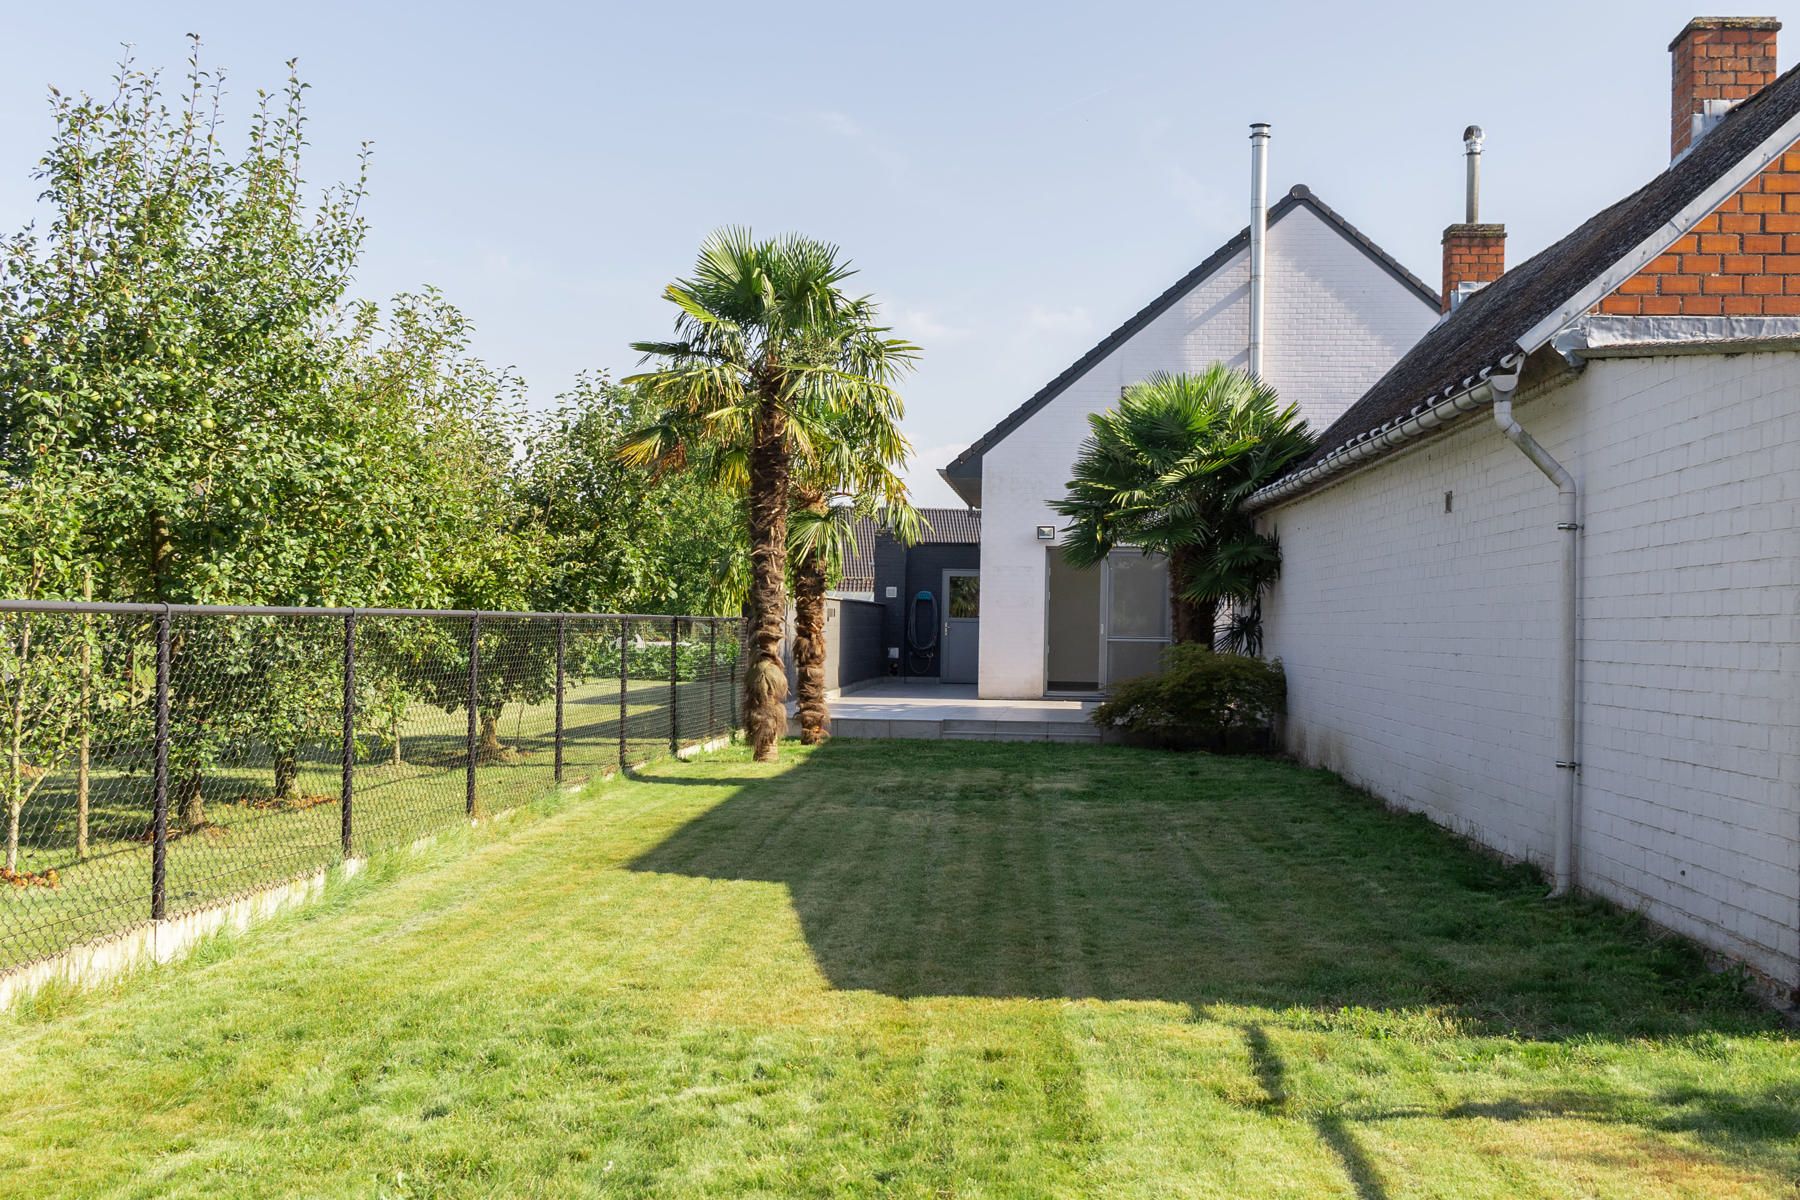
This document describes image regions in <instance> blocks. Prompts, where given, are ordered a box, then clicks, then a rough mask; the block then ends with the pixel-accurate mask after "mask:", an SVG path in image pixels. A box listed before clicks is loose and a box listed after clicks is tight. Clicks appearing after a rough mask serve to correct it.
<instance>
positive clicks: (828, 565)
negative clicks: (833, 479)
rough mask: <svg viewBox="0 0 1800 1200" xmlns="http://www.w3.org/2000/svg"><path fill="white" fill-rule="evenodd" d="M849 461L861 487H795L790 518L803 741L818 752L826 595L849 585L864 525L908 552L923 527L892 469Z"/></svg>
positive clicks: (823, 732)
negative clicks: (858, 474) (838, 586)
mask: <svg viewBox="0 0 1800 1200" xmlns="http://www.w3.org/2000/svg"><path fill="white" fill-rule="evenodd" d="M846 452H847V457H849V458H850V459H851V460H852V461H853V462H854V463H855V465H857V466H859V467H860V469H861V472H862V477H861V478H860V479H856V478H845V477H843V476H839V477H838V483H837V485H836V486H837V488H838V490H836V491H833V492H830V493H827V492H826V491H825V490H824V489H823V488H821V487H819V486H818V483H817V480H818V479H819V476H816V475H815V476H812V478H811V479H810V480H808V481H807V482H805V483H803V484H801V485H798V486H796V488H795V496H794V501H795V502H794V509H793V511H792V513H790V514H789V517H788V522H789V525H788V555H789V559H790V562H791V564H792V567H793V574H794V676H795V679H796V681H797V683H798V687H797V689H796V690H797V691H798V693H799V694H798V696H797V697H796V699H797V704H796V706H795V707H796V708H797V710H798V713H799V717H800V741H801V744H803V745H807V746H816V745H818V744H819V743H820V742H823V741H824V740H825V739H826V738H827V737H829V736H831V735H830V733H829V731H828V727H829V723H830V720H831V711H830V709H829V707H828V706H827V705H826V702H825V593H826V592H827V591H828V590H830V589H831V588H832V587H834V586H836V584H837V583H838V582H839V581H840V580H841V579H843V577H844V567H845V565H846V564H847V563H848V562H849V561H850V559H851V557H852V556H853V555H855V553H856V550H857V539H856V534H857V527H858V526H859V525H860V524H862V523H863V522H864V521H865V520H866V521H869V522H870V525H871V526H872V528H873V529H874V530H875V531H877V532H883V533H887V534H889V535H890V536H892V537H893V538H895V540H897V541H899V542H900V543H901V544H902V545H907V546H910V545H912V544H913V543H914V542H916V541H918V540H919V533H920V529H921V525H922V522H923V519H922V518H921V517H920V515H919V511H918V510H917V509H916V508H914V507H913V506H912V504H911V503H910V502H909V501H908V500H907V498H906V485H905V484H904V483H903V482H902V481H901V480H900V477H899V476H898V475H896V474H895V473H894V472H893V471H892V470H891V469H889V468H888V467H887V465H886V464H885V463H881V462H879V461H872V460H869V459H861V460H857V459H856V458H855V451H854V443H851V444H850V445H849V446H847V447H846Z"/></svg>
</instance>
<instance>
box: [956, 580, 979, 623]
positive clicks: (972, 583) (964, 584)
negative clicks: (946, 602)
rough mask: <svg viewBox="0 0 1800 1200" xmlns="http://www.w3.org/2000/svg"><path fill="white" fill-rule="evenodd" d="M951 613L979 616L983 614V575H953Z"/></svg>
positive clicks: (958, 615) (961, 615) (963, 615)
mask: <svg viewBox="0 0 1800 1200" xmlns="http://www.w3.org/2000/svg"><path fill="white" fill-rule="evenodd" d="M950 615H951V616H953V617H979V616H980V615H981V576H979V575H952V576H951V577H950Z"/></svg>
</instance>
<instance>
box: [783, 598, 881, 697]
mask: <svg viewBox="0 0 1800 1200" xmlns="http://www.w3.org/2000/svg"><path fill="white" fill-rule="evenodd" d="M886 615H887V612H886V610H885V609H884V608H882V606H881V605H879V604H874V603H871V602H870V601H868V600H850V599H845V598H843V597H838V596H831V597H828V598H827V599H826V601H825V690H826V691H836V690H837V689H838V688H841V687H845V686H846V685H848V684H852V683H857V682H860V681H861V680H864V679H873V678H874V677H876V676H877V675H886V674H887V648H886V646H885V645H884V644H883V642H882V640H881V627H882V621H883V619H884V618H885V617H886ZM781 661H782V663H783V665H785V666H786V667H787V677H788V695H789V696H790V697H791V696H792V695H793V694H794V690H795V688H796V686H797V685H798V682H799V681H798V679H796V677H795V673H794V611H793V609H791V608H790V609H789V610H788V615H787V631H786V633H785V634H784V635H783V636H782V639H781Z"/></svg>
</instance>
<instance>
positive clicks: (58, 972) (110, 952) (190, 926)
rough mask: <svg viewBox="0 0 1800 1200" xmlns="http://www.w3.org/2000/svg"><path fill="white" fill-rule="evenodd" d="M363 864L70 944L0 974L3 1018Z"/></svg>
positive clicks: (237, 927) (163, 957)
mask: <svg viewBox="0 0 1800 1200" xmlns="http://www.w3.org/2000/svg"><path fill="white" fill-rule="evenodd" d="M729 745H731V738H730V737H729V736H726V737H718V738H712V739H711V740H709V741H705V742H696V743H693V744H690V745H686V746H683V747H682V748H681V749H680V750H679V751H677V754H676V756H677V757H678V758H681V759H684V760H685V759H690V758H693V757H695V756H696V755H700V754H708V753H711V752H712V751H714V750H720V749H723V748H724V747H726V746H729ZM617 774H618V769H617V768H616V767H606V768H602V769H601V771H600V772H599V773H598V775H597V777H596V778H591V779H586V780H583V781H582V782H580V783H574V784H568V785H565V786H564V787H563V788H562V791H563V792H564V793H565V794H568V793H573V792H578V791H580V790H581V789H582V788H584V787H586V786H587V785H588V784H589V783H594V782H604V781H606V780H609V779H612V778H614V777H615V776H616V775H617ZM518 811H519V808H518V807H517V806H515V807H512V808H504V809H501V810H500V811H498V812H495V813H490V814H488V815H486V816H485V817H477V818H475V819H473V820H471V821H470V822H469V824H470V825H471V826H472V827H473V826H479V825H481V824H482V823H483V822H484V821H486V822H490V823H493V822H499V821H503V820H505V819H506V818H508V817H510V816H512V815H513V814H515V813H516V812H518ZM438 836H439V835H438V834H435V833H433V834H427V835H426V836H424V837H422V838H419V839H417V840H415V841H414V842H412V843H411V844H410V845H409V846H407V847H405V849H404V850H403V851H402V853H417V852H419V851H421V850H425V849H428V848H429V847H430V846H431V845H432V844H433V843H435V842H436V841H437V839H438ZM368 861H369V860H368V859H367V858H349V859H345V860H344V861H343V862H341V863H337V864H334V865H333V866H330V867H325V868H323V869H321V870H318V871H314V872H313V873H312V874H310V875H304V876H302V877H300V878H299V879H293V880H289V881H288V882H287V883H281V884H277V885H275V886H274V887H271V888H265V889H263V890H262V891H259V892H253V893H251V894H250V895H248V896H240V897H238V898H237V899H236V900H228V901H226V902H225V903H223V904H218V905H214V906H212V907H210V908H203V909H200V910H199V911H197V912H191V913H188V914H186V915H184V916H180V917H174V918H171V919H169V920H166V921H150V922H147V923H146V924H143V925H139V926H138V927H136V928H135V929H129V930H126V931H125V932H124V933H121V934H118V935H116V936H114V937H109V938H106V939H105V940H103V941H97V942H86V943H84V944H82V945H79V946H71V947H69V948H68V949H67V950H64V951H62V952H61V953H59V954H55V955H52V956H51V957H49V958H45V959H40V960H39V961H37V962H34V963H29V964H27V965H26V966H22V967H19V968H17V969H16V970H13V971H8V972H6V973H4V974H0V1012H5V1011H7V1010H8V1009H10V1008H11V1007H12V1006H13V1005H14V1004H17V1003H18V1002H19V1001H21V1000H23V999H25V998H26V997H28V996H32V995H35V994H36V993H37V992H39V991H41V990H42V989H43V988H44V987H46V986H47V985H49V984H52V983H59V982H60V983H67V984H71V985H73V986H75V987H92V986H94V985H95V984H100V983H105V982H107V981H108V980H111V979H116V978H118V977H119V976H121V975H124V974H125V973H127V972H129V971H132V970H134V969H136V968H138V967H141V966H149V965H152V964H158V963H166V962H171V961H173V960H174V959H176V958H179V957H180V956H181V955H183V954H185V953H187V952H188V951H189V950H191V949H193V948H194V946H196V945H197V944H199V943H200V942H201V941H203V940H204V939H206V938H208V937H211V936H212V935H213V934H215V933H218V932H220V931H222V930H226V929H229V930H231V931H232V932H242V931H243V930H246V929H248V928H250V926H251V925H253V924H256V923H257V922H259V921H263V920H266V919H268V918H269V917H272V916H274V915H275V914H276V913H279V912H282V911H284V910H286V909H289V908H292V907H295V906H296V905H299V904H304V903H306V902H307V901H310V900H315V899H317V898H318V897H319V896H320V895H322V894H323V893H324V891H325V885H326V884H327V883H328V882H329V881H330V880H332V879H334V878H336V879H352V878H355V877H356V876H357V875H360V874H361V873H362V871H363V869H364V868H365V867H366V866H367V865H368Z"/></svg>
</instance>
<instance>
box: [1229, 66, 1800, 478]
mask: <svg viewBox="0 0 1800 1200" xmlns="http://www.w3.org/2000/svg"><path fill="white" fill-rule="evenodd" d="M1796 138H1800V67H1796V68H1793V69H1790V70H1789V71H1788V72H1787V73H1786V74H1784V75H1782V76H1781V77H1780V78H1778V79H1776V80H1775V82H1773V83H1771V84H1770V85H1769V86H1768V87H1766V88H1764V89H1763V90H1762V91H1760V92H1758V93H1757V94H1756V95H1755V96H1752V97H1751V98H1750V99H1748V100H1745V101H1742V102H1741V103H1739V104H1737V105H1736V106H1734V107H1733V108H1732V109H1731V111H1730V112H1728V113H1726V115H1725V116H1724V118H1723V119H1721V120H1720V121H1719V123H1718V124H1717V125H1716V126H1714V127H1713V128H1712V130H1711V131H1709V132H1708V133H1707V134H1706V136H1705V137H1703V138H1701V139H1700V141H1698V142H1696V143H1695V144H1694V147H1693V149H1692V150H1690V151H1688V152H1687V153H1686V154H1685V155H1683V156H1682V157H1681V158H1679V159H1676V160H1675V161H1674V162H1673V163H1671V164H1670V165H1669V166H1668V168H1667V169H1665V170H1664V171H1663V172H1662V173H1661V174H1659V175H1658V176H1656V178H1654V179H1652V180H1650V182H1648V183H1646V184H1645V185H1644V186H1643V187H1641V188H1639V189H1638V190H1637V191H1635V192H1633V193H1631V195H1629V196H1626V197H1625V198H1624V199H1623V200H1620V201H1618V202H1617V203H1615V204H1612V205H1610V206H1608V207H1607V208H1604V209H1602V210H1601V211H1600V212H1598V213H1596V214H1594V216H1592V217H1590V218H1589V219H1588V220H1587V221H1585V222H1583V223H1582V224H1581V225H1580V226H1579V227H1578V228H1576V229H1575V230H1574V231H1573V232H1571V233H1570V234H1568V235H1567V236H1566V237H1564V238H1562V239H1561V240H1560V241H1558V242H1556V243H1555V244H1553V245H1551V246H1550V247H1548V248H1547V249H1545V250H1542V251H1540V252H1539V253H1537V254H1535V255H1533V256H1532V257H1531V258H1529V259H1527V260H1526V261H1524V262H1523V263H1520V264H1519V265H1518V266H1516V267H1514V268H1512V269H1511V270H1510V271H1507V272H1506V273H1505V274H1503V275H1501V276H1500V278H1499V279H1497V280H1495V281H1494V282H1493V283H1490V284H1489V285H1488V286H1486V287H1484V288H1482V289H1481V290H1480V291H1478V292H1476V293H1474V294H1473V295H1472V296H1470V297H1469V298H1468V299H1467V300H1465V301H1463V302H1462V304H1460V305H1458V306H1457V308H1456V310H1455V311H1454V312H1452V313H1451V314H1450V315H1449V316H1447V317H1445V318H1444V319H1443V320H1442V321H1440V322H1439V323H1438V324H1437V325H1436V326H1434V327H1433V328H1432V329H1431V330H1429V331H1428V332H1427V333H1426V334H1425V336H1424V337H1422V338H1420V339H1419V341H1418V343H1417V344H1416V345H1414V346H1413V348H1412V349H1411V350H1409V351H1407V352H1406V353H1405V354H1404V355H1402V356H1401V358H1400V361H1399V362H1397V363H1395V364H1394V365H1393V367H1391V368H1390V369H1389V370H1388V372H1387V374H1385V375H1383V376H1382V377H1381V378H1380V379H1378V380H1376V381H1375V384H1374V386H1373V387H1371V388H1370V389H1369V390H1368V391H1367V392H1365V393H1363V395H1362V398H1361V399H1359V400H1358V401H1357V402H1356V403H1355V404H1352V405H1351V406H1350V407H1349V408H1348V409H1346V410H1345V412H1344V415H1343V416H1341V417H1339V418H1338V419H1337V420H1336V421H1335V422H1333V423H1332V425H1331V427H1330V428H1328V429H1326V430H1325V432H1324V433H1323V434H1322V435H1321V436H1320V438H1319V444H1318V448H1317V449H1315V450H1314V451H1313V453H1312V454H1311V455H1309V456H1308V457H1307V458H1305V459H1303V460H1301V461H1300V462H1299V463H1296V464H1295V465H1294V467H1293V469H1292V470H1291V471H1289V472H1288V474H1287V475H1286V476H1284V477H1283V478H1282V479H1279V480H1277V481H1276V482H1275V483H1272V484H1270V485H1269V486H1268V487H1267V488H1264V489H1263V491H1261V492H1258V493H1257V494H1256V496H1254V497H1252V498H1251V504H1252V506H1253V507H1258V506H1261V505H1263V504H1267V503H1269V502H1271V501H1272V500H1275V499H1279V498H1282V497H1284V496H1286V495H1290V494H1293V493H1295V492H1298V491H1300V490H1303V489H1304V488H1305V487H1307V486H1311V485H1312V484H1314V483H1316V482H1319V481H1320V480H1323V479H1324V478H1327V477H1329V476H1330V475H1332V474H1335V473H1336V470H1333V469H1332V467H1333V464H1341V465H1339V466H1338V468H1337V469H1343V468H1347V467H1348V466H1349V465H1351V463H1352V462H1365V461H1367V460H1368V459H1369V458H1370V457H1372V456H1373V455H1375V454H1378V453H1385V452H1386V450H1387V449H1389V448H1391V447H1392V446H1393V445H1398V444H1399V443H1400V442H1401V441H1403V440H1404V439H1403V438H1400V437H1385V438H1384V437H1382V435H1384V434H1387V433H1389V432H1390V431H1391V430H1392V429H1393V427H1395V426H1397V425H1399V424H1401V423H1403V422H1406V421H1408V420H1410V419H1413V418H1416V417H1418V416H1419V415H1420V414H1422V413H1425V412H1427V411H1428V410H1430V409H1433V408H1435V407H1436V406H1438V405H1440V404H1442V403H1444V402H1445V401H1446V400H1447V399H1448V398H1450V397H1452V396H1455V395H1460V394H1461V393H1462V392H1464V391H1466V390H1468V389H1469V388H1471V387H1473V386H1474V385H1475V384H1477V383H1478V382H1479V381H1480V380H1481V379H1482V378H1484V377H1485V376H1486V375H1487V374H1488V373H1489V372H1491V371H1494V370H1496V369H1500V368H1502V367H1505V366H1508V365H1510V364H1511V361H1512V360H1513V359H1514V358H1515V357H1522V356H1523V355H1526V354H1530V353H1531V352H1533V351H1535V350H1537V349H1539V348H1541V347H1542V346H1543V345H1544V344H1545V343H1547V342H1548V341H1549V340H1550V338H1551V337H1553V336H1554V335H1555V334H1557V333H1558V332H1560V331H1561V330H1562V329H1564V328H1566V327H1567V326H1568V325H1569V324H1570V323H1572V322H1573V321H1576V320H1578V319H1580V318H1581V317H1582V316H1584V315H1585V314H1586V313H1587V312H1588V310H1589V309H1590V308H1592V307H1593V306H1594V305H1595V304H1597V303H1598V302H1599V301H1600V300H1601V299H1603V298H1604V297H1605V296H1606V295H1608V294H1609V293H1610V292H1612V291H1613V289H1615V288H1616V287H1618V285H1619V284H1620V283H1623V282H1624V281H1625V280H1626V279H1629V278H1630V277H1631V276H1632V275H1634V274H1636V273H1637V272H1638V271H1639V270H1640V269H1642V267H1643V266H1644V265H1645V264H1646V263H1647V262H1649V260H1650V259H1651V258H1653V257H1655V256H1656V255H1657V254H1660V253H1661V252H1662V251H1663V250H1665V249H1667V248H1668V247H1669V246H1670V245H1672V244H1673V243H1674V242H1675V241H1676V240H1677V239H1679V238H1680V237H1682V236H1683V235H1684V234H1685V233H1686V232H1687V231H1688V230H1689V229H1690V228H1691V227H1692V226H1693V225H1694V224H1695V223H1697V222H1698V221H1699V220H1701V219H1702V218H1703V217H1705V216H1706V215H1707V214H1708V213H1710V212H1712V211H1713V210H1714V209H1715V208H1717V207H1718V206H1719V205H1720V204H1721V203H1723V202H1724V201H1725V200H1726V199H1727V198H1729V197H1730V196H1731V195H1732V194H1734V193H1735V192H1737V190H1738V189H1739V188H1741V187H1743V186H1744V184H1746V183H1748V182H1749V181H1750V179H1751V178H1753V177H1754V176H1755V175H1756V173H1757V172H1758V171H1761V170H1762V169H1763V168H1764V167H1766V166H1767V165H1768V164H1769V162H1771V161H1773V159H1774V158H1775V157H1777V156H1778V155H1780V154H1781V152H1782V151H1783V150H1785V149H1786V148H1787V147H1788V146H1789V145H1791V144H1792V143H1793V142H1794V141H1795V140H1796ZM1442 423H1443V422H1442V421H1432V422H1430V426H1431V427H1437V426H1440V425H1441V424H1442ZM1403 432H1404V431H1403ZM1376 438H1381V439H1382V442H1383V445H1381V446H1380V447H1377V446H1373V445H1364V443H1368V442H1370V441H1371V440H1372V439H1376ZM1359 446H1360V447H1361V449H1362V450H1363V451H1366V452H1365V453H1358V452H1357V449H1358V447H1359Z"/></svg>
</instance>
